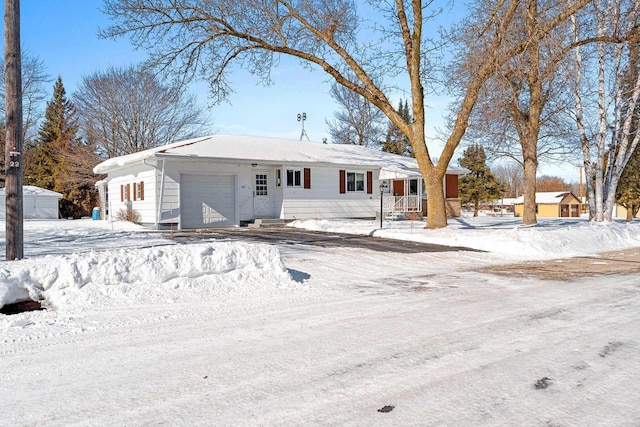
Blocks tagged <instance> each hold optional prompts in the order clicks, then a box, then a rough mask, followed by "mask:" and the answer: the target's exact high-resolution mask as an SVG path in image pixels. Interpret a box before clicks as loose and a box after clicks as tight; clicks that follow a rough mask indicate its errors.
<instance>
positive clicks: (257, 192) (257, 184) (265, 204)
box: [253, 171, 271, 218]
mask: <svg viewBox="0 0 640 427" xmlns="http://www.w3.org/2000/svg"><path fill="white" fill-rule="evenodd" d="M253 178H254V181H253V216H254V217H255V218H266V217H269V216H270V215H271V210H270V206H269V173H268V172H266V171H265V172H256V173H255V174H254V175H253Z"/></svg>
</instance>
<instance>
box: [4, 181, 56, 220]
mask: <svg viewBox="0 0 640 427" xmlns="http://www.w3.org/2000/svg"><path fill="white" fill-rule="evenodd" d="M5 196H6V193H5V189H4V188H0V200H1V202H0V219H1V220H4V219H5V216H6V209H7V207H6V197H5ZM61 198H62V194H60V193H56V192H55V191H50V190H45V189H44V188H40V187H35V186H33V185H24V186H22V217H23V218H24V219H58V202H59V201H60V199H61Z"/></svg>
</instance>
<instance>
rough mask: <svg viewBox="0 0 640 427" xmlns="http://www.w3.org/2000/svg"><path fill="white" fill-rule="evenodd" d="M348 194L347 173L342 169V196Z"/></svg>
mask: <svg viewBox="0 0 640 427" xmlns="http://www.w3.org/2000/svg"><path fill="white" fill-rule="evenodd" d="M346 192H347V173H346V171H345V170H343V169H340V194H344V193H346Z"/></svg>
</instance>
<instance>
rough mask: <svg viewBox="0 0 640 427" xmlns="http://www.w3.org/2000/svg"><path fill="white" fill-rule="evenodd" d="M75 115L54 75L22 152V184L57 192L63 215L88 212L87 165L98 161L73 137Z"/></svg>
mask: <svg viewBox="0 0 640 427" xmlns="http://www.w3.org/2000/svg"><path fill="white" fill-rule="evenodd" d="M76 115H77V113H76V110H75V107H74V106H73V104H72V103H71V102H70V101H69V100H68V99H67V97H66V91H65V89H64V85H63V84H62V78H61V77H58V79H57V81H56V82H55V84H54V87H53V96H52V98H51V101H49V102H48V103H47V108H46V110H45V120H44V122H43V124H42V126H41V127H40V132H39V133H38V137H37V138H36V140H35V141H34V144H33V146H31V147H29V148H28V150H27V152H26V154H25V171H24V181H25V183H26V184H30V185H37V186H38V187H42V188H46V189H47V190H52V191H57V192H59V193H61V194H62V196H63V197H62V200H61V202H60V204H61V206H60V213H61V215H62V216H63V217H80V216H85V215H88V214H89V212H90V211H91V209H92V206H93V204H94V203H95V188H94V184H95V178H94V177H93V174H92V173H91V166H92V165H94V164H96V163H98V161H97V158H96V157H95V153H94V152H93V151H92V148H91V147H89V146H87V145H86V144H83V143H82V141H81V140H80V139H79V138H78V137H77V132H78V123H77V119H76Z"/></svg>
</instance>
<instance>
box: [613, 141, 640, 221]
mask: <svg viewBox="0 0 640 427" xmlns="http://www.w3.org/2000/svg"><path fill="white" fill-rule="evenodd" d="M616 203H618V204H620V205H622V206H624V208H625V209H626V210H627V218H626V220H627V222H631V221H633V218H635V216H636V215H637V214H638V211H640V149H639V148H638V147H636V149H635V150H634V151H633V154H632V155H631V157H630V158H629V162H628V163H627V165H626V166H625V168H624V171H623V172H622V175H621V176H620V181H619V182H618V188H617V189H616Z"/></svg>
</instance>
